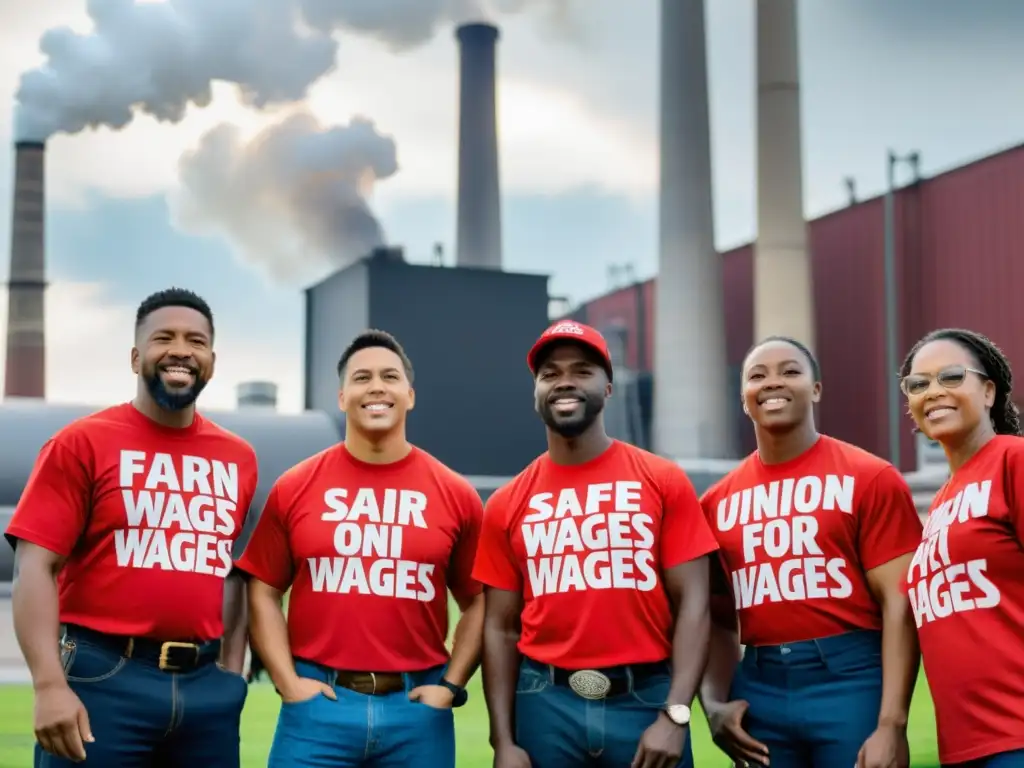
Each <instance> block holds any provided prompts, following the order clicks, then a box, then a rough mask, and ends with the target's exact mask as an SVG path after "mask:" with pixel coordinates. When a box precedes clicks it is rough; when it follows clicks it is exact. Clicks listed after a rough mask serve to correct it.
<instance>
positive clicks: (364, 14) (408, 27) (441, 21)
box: [298, 0, 573, 51]
mask: <svg viewBox="0 0 1024 768" xmlns="http://www.w3.org/2000/svg"><path fill="white" fill-rule="evenodd" d="M298 2H299V4H300V5H301V6H302V14H303V17H304V18H305V19H306V21H307V22H308V23H309V25H310V26H312V27H313V28H315V29H319V30H321V31H327V30H335V29H347V30H350V31H352V32H356V33H358V34H362V35H366V36H369V37H374V38H376V39H378V40H380V41H381V42H384V43H386V44H387V45H388V46H389V47H390V48H391V49H392V50H395V51H400V50H404V49H407V48H414V47H416V46H418V45H422V44H423V43H426V42H428V41H430V40H431V39H432V38H433V37H434V36H435V35H436V34H437V33H438V32H439V31H441V30H443V29H445V28H449V29H450V28H451V27H452V26H454V25H457V24H464V23H467V22H474V21H493V20H495V19H497V18H499V17H501V16H510V15H514V14H519V13H523V12H526V11H533V10H536V11H539V12H543V13H544V14H545V15H546V16H547V18H548V20H549V21H550V22H552V23H553V24H556V25H557V26H560V27H561V26H567V20H568V18H569V15H570V14H569V9H570V8H569V7H570V5H571V4H572V2H573V0H298Z"/></svg>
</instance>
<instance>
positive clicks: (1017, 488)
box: [1003, 438, 1024, 546]
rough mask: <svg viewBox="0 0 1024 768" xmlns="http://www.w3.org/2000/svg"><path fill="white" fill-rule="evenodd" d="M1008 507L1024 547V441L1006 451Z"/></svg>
mask: <svg viewBox="0 0 1024 768" xmlns="http://www.w3.org/2000/svg"><path fill="white" fill-rule="evenodd" d="M1003 483H1004V486H1005V491H1004V493H1005V494H1006V506H1007V508H1008V513H1007V514H1008V517H1009V522H1010V525H1011V526H1013V530H1014V532H1015V533H1016V534H1017V541H1019V542H1020V543H1021V545H1022V546H1024V440H1022V439H1019V438H1018V439H1016V440H1014V441H1013V444H1012V446H1011V447H1010V448H1008V449H1007V451H1006V471H1005V473H1004V475H1003Z"/></svg>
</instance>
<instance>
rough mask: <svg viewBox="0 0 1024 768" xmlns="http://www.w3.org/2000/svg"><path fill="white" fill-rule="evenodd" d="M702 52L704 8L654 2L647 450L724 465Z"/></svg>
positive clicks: (725, 425) (724, 398) (729, 393)
mask: <svg viewBox="0 0 1024 768" xmlns="http://www.w3.org/2000/svg"><path fill="white" fill-rule="evenodd" d="M705 48H706V46H705V41H704V0H662V2H661V200H660V205H659V219H660V221H659V249H658V279H657V283H656V285H657V292H656V295H655V307H654V311H655V314H654V419H653V439H654V446H653V447H654V450H655V451H657V452H658V453H661V454H663V455H666V456H671V457H672V458H677V459H688V458H698V457H706V458H728V457H730V456H731V455H732V442H733V441H732V437H733V435H732V424H731V423H730V416H729V413H730V411H729V400H728V398H729V397H737V398H738V397H739V395H738V394H735V390H736V384H735V383H734V382H733V383H730V382H729V381H728V375H727V369H726V365H727V363H726V356H725V318H724V314H723V311H722V306H723V298H722V293H723V287H722V266H721V258H720V257H719V255H718V253H717V252H716V251H715V226H714V217H713V213H712V195H711V137H710V127H709V120H708V78H707V63H706V58H705ZM730 384H731V385H730Z"/></svg>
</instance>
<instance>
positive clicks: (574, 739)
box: [516, 658, 693, 768]
mask: <svg viewBox="0 0 1024 768" xmlns="http://www.w3.org/2000/svg"><path fill="white" fill-rule="evenodd" d="M620 670H621V673H622V674H624V675H626V676H627V678H628V688H627V690H626V692H625V693H622V694H620V695H617V696H609V697H606V698H604V699H584V698H582V697H581V696H578V695H577V694H576V693H574V692H573V690H572V689H571V688H569V687H568V686H564V685H558V684H556V683H555V682H554V676H553V675H552V673H551V668H550V667H548V666H547V665H544V664H539V663H537V662H535V661H533V660H531V659H526V658H524V659H523V661H522V664H521V666H520V669H519V683H518V685H517V686H516V743H517V744H518V745H519V746H520V747H522V748H523V749H524V750H525V751H526V753H527V754H528V755H529V756H530V763H531V765H532V768H585V767H586V768H589V767H590V766H594V767H595V768H628V766H629V765H630V764H631V763H632V762H633V756H634V755H635V754H636V750H637V746H638V745H639V743H640V737H641V736H643V733H644V731H645V730H647V728H648V727H650V725H651V724H652V723H654V721H655V720H656V719H657V717H658V713H659V712H660V711H661V709H662V708H663V707H664V706H665V704H666V703H667V700H668V691H669V686H670V685H671V682H672V677H671V673H670V671H669V666H668V663H667V662H666V664H665V665H664V672H662V673H657V674H650V675H645V676H643V677H642V678H641V677H634V676H633V675H632V674H631V673H630V672H629V669H628V668H627V667H622V668H620ZM603 671H604V672H606V673H609V670H603ZM612 674H614V672H613V673H612ZM678 766H679V768H692V766H693V754H692V752H691V748H690V734H689V732H687V734H686V742H685V744H684V748H683V757H682V759H681V760H680V761H679V763H678Z"/></svg>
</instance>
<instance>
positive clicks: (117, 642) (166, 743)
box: [6, 288, 257, 768]
mask: <svg viewBox="0 0 1024 768" xmlns="http://www.w3.org/2000/svg"><path fill="white" fill-rule="evenodd" d="M213 335H214V333H213V315H212V313H211V312H210V308H209V306H208V305H207V304H206V302H205V301H203V300H202V299H201V298H200V297H199V296H197V295H195V294H194V293H192V292H191V291H185V290H182V289H178V288H172V289H169V290H166V291H161V292H159V293H156V294H153V295H152V296H150V297H149V298H147V299H146V300H145V301H143V302H142V304H141V305H140V306H139V309H138V313H137V315H136V325H135V346H134V347H133V348H132V371H133V372H134V373H135V374H136V376H137V377H138V391H137V393H136V395H135V399H134V400H133V401H132V402H130V403H125V404H123V405H117V406H114V407H112V408H107V409H105V410H102V411H99V412H98V413H95V414H92V415H91V416H86V417H85V418H82V419H79V420H77V421H75V422H72V423H71V424H69V425H68V426H66V427H64V428H63V429H61V430H60V431H59V432H57V434H55V435H54V436H53V437H52V438H50V440H48V441H47V442H46V444H45V445H44V446H43V448H42V450H41V451H40V453H39V457H38V459H37V460H36V464H35V467H34V468H33V471H32V474H31V476H30V477H29V481H28V485H27V486H26V488H25V491H24V493H23V494H22V496H21V500H20V502H19V503H18V507H17V509H16V510H15V513H14V517H13V519H12V520H11V523H10V526H9V527H8V528H7V531H6V536H7V538H8V540H9V541H10V543H11V545H12V546H15V582H14V599H13V609H14V629H15V632H16V633H17V636H18V641H19V643H20V644H21V649H22V652H23V653H24V654H25V660H26V661H27V662H28V666H29V669H30V671H31V673H32V683H33V685H34V687H35V735H36V739H37V741H38V744H37V746H36V753H35V765H36V767H37V768H59V766H70V765H73V764H78V765H88V766H96V768H114V767H115V766H116V768H149V766H151V765H154V764H155V761H157V760H159V764H160V765H162V766H168V767H169V768H170V767H176V768H184V766H217V768H231V766H238V765H239V737H238V728H239V721H240V718H241V714H242V707H243V705H244V703H245V698H246V693H247V690H248V689H247V686H246V682H245V679H244V678H243V677H242V676H241V671H242V665H243V664H244V659H245V640H246V636H245V610H244V608H245V598H244V592H243V585H244V583H243V582H242V581H240V580H239V579H235V578H229V574H230V573H231V570H232V562H231V556H232V552H231V550H232V546H233V544H234V542H235V540H236V539H237V537H238V535H239V533H240V532H241V530H242V526H243V524H244V522H245V517H246V514H247V512H248V509H249V505H250V503H251V501H252V497H253V494H254V493H255V491H256V482H257V464H256V454H255V452H254V451H253V449H252V447H251V446H250V445H249V444H248V443H247V442H245V441H244V440H242V439H241V438H240V437H238V436H236V435H234V434H232V433H230V432H228V431H227V430H224V429H222V428H220V427H218V426H217V425H216V424H214V423H213V422H211V421H209V420H208V419H205V418H203V417H202V416H200V415H199V414H198V413H196V410H195V401H196V398H197V397H198V396H199V393H200V392H202V391H203V388H204V387H205V386H206V384H207V383H208V382H209V381H210V378H211V377H212V376H213V368H214V352H213ZM218 660H220V661H221V662H222V663H223V667H222V666H220V665H218V664H217V663H216V662H218Z"/></svg>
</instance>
